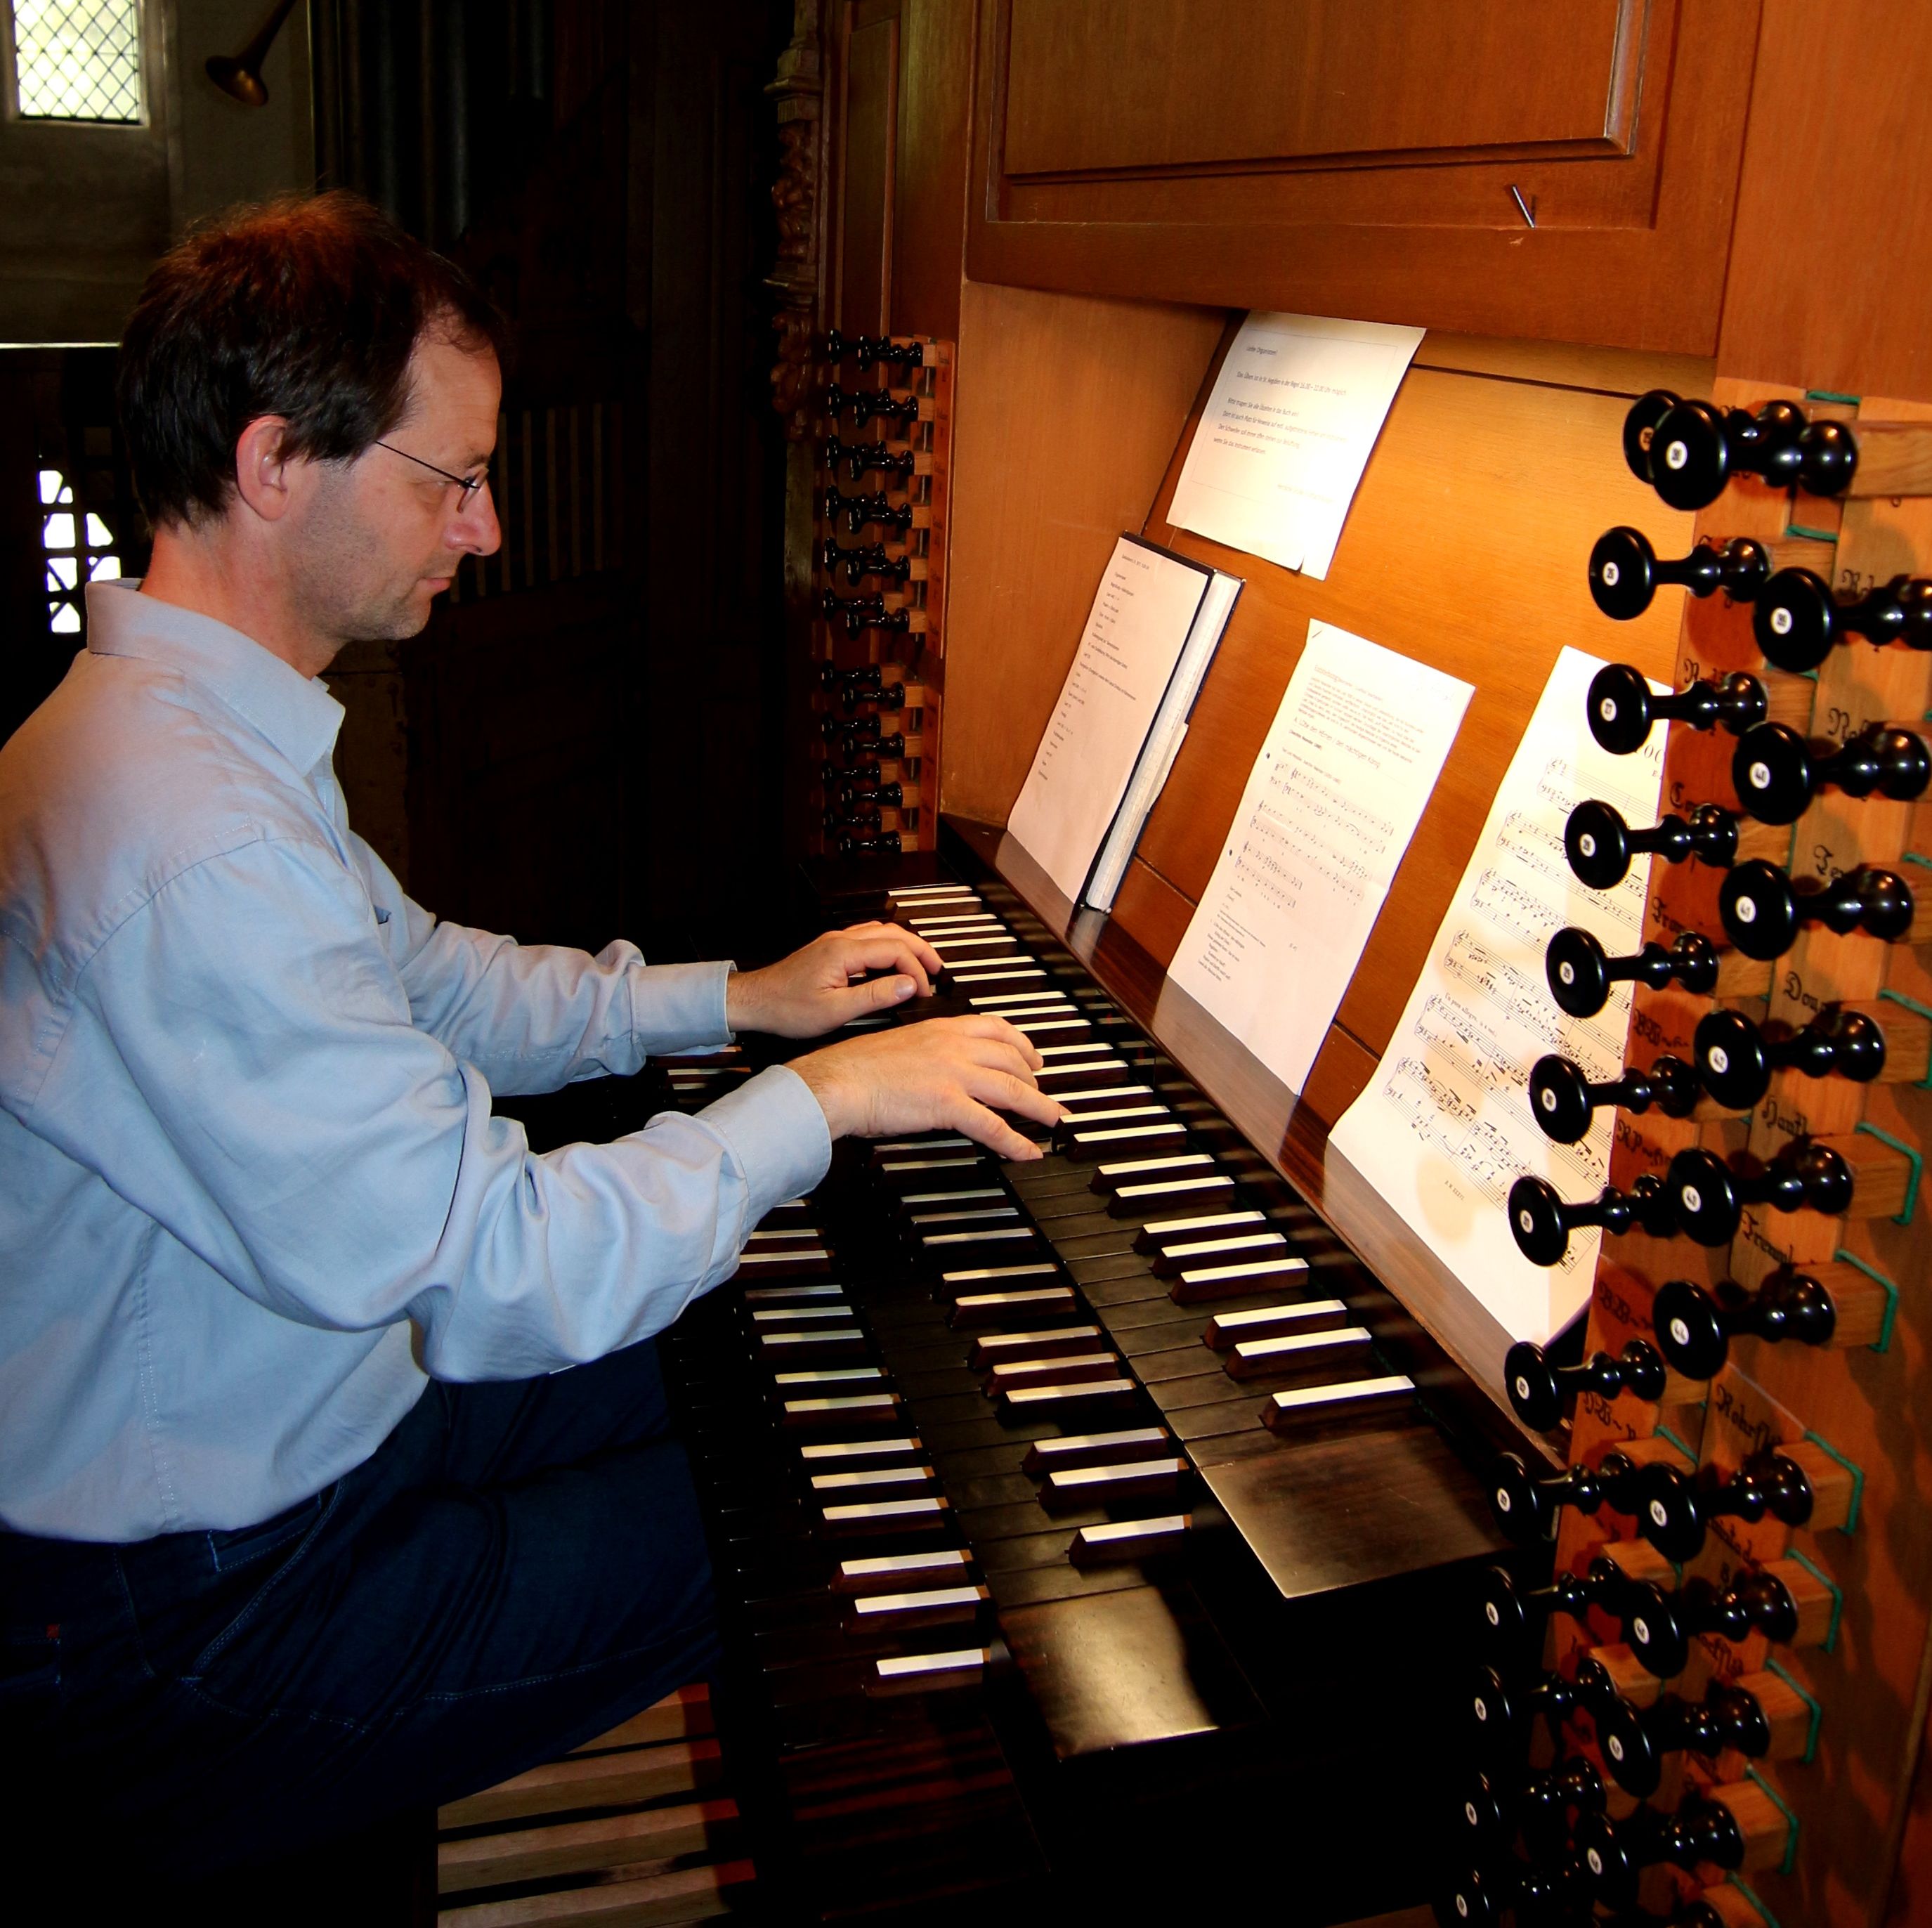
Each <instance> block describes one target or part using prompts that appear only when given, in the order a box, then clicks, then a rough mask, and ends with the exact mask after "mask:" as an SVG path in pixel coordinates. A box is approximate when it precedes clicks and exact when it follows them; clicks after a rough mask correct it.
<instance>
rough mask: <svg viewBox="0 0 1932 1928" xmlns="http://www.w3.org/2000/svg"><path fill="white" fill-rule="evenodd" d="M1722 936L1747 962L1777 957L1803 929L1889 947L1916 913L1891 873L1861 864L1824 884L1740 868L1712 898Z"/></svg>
mask: <svg viewBox="0 0 1932 1928" xmlns="http://www.w3.org/2000/svg"><path fill="white" fill-rule="evenodd" d="M1917 914H1918V904H1917V902H1916V900H1915V898H1914V897H1913V895H1912V887H1911V885H1910V884H1908V883H1906V881H1905V879H1904V878H1903V877H1901V876H1900V875H1899V874H1898V872H1897V871H1895V870H1886V869H1879V868H1878V867H1876V866H1873V865H1871V864H1861V865H1860V866H1858V869H1855V870H1850V871H1847V872H1845V874H1844V875H1842V876H1839V877H1834V878H1832V879H1831V880H1830V881H1829V882H1826V881H1820V880H1819V879H1818V878H1810V877H1806V878H1798V879H1796V880H1794V879H1793V878H1791V877H1790V876H1789V875H1787V874H1786V873H1785V872H1784V871H1782V870H1781V869H1778V866H1776V865H1775V863H1764V862H1763V861H1762V860H1759V859H1756V858H1754V859H1753V860H1751V862H1750V863H1740V864H1739V866H1737V868H1736V869H1735V870H1733V871H1732V872H1731V873H1730V875H1729V876H1727V878H1725V879H1724V884H1723V887H1722V888H1721V890H1719V891H1718V915H1719V916H1720V917H1721V918H1722V919H1723V920H1724V934H1725V935H1727V937H1729V938H1730V940H1731V941H1732V942H1733V944H1736V946H1737V947H1738V949H1739V950H1741V951H1742V952H1743V953H1744V954H1745V956H1747V957H1755V958H1757V959H1760V960H1762V959H1769V958H1775V957H1782V956H1784V953H1786V952H1787V950H1790V948H1791V947H1792V946H1793V944H1796V942H1797V941H1798V933H1799V931H1800V930H1802V929H1804V928H1805V926H1807V925H1808V924H1823V926H1825V928H1826V929H1827V930H1834V931H1836V932H1838V934H1839V935H1841V937H1848V936H1849V935H1851V934H1852V932H1854V931H1857V932H1861V933H1862V934H1863V935H1865V936H1867V937H1875V938H1878V939H1879V941H1881V942H1882V943H1886V944H1895V943H1897V941H1899V939H1900V938H1903V937H1904V936H1906V935H1908V934H1909V932H1910V931H1911V929H1912V922H1913V919H1914V918H1915V917H1916V915H1917ZM1714 976H1715V973H1714Z"/></svg>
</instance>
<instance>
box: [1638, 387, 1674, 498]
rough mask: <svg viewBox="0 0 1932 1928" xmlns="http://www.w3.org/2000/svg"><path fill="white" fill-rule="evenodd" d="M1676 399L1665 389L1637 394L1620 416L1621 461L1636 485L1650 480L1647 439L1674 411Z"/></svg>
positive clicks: (1649, 438)
mask: <svg viewBox="0 0 1932 1928" xmlns="http://www.w3.org/2000/svg"><path fill="white" fill-rule="evenodd" d="M1680 399H1681V398H1680V397H1679V396H1678V395H1676V394H1675V393H1673V392H1672V391H1671V390H1670V389H1651V390H1650V391H1649V393H1648V394H1646V395H1639V396H1638V397H1637V400H1636V401H1634V402H1632V403H1631V405H1630V408H1629V410H1628V413H1626V414H1625V416H1624V460H1625V462H1626V463H1628V464H1629V467H1630V472H1631V474H1632V475H1634V476H1636V477H1637V480H1638V481H1639V482H1649V479H1650V443H1651V437H1652V436H1653V435H1655V434H1656V432H1657V425H1658V423H1659V422H1661V421H1662V420H1663V419H1664V417H1665V416H1667V415H1668V414H1669V413H1670V411H1671V410H1673V408H1675V407H1676V406H1677V404H1678V402H1679V400H1680Z"/></svg>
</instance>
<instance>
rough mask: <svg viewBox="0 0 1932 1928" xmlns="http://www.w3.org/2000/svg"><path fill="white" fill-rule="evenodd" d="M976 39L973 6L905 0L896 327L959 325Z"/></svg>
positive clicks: (950, 0) (918, 329) (923, 330)
mask: <svg viewBox="0 0 1932 1928" xmlns="http://www.w3.org/2000/svg"><path fill="white" fill-rule="evenodd" d="M973 50H974V36H973V10H972V9H971V8H970V7H962V6H961V5H959V4H958V0H904V8H903V11H902V12H901V16H900V26H899V125H898V164H897V166H896V167H895V169H894V170H893V213H892V329H893V332H895V333H896V334H900V335H937V336H938V338H940V339H941V341H952V340H953V338H955V337H956V335H958V334H959V284H960V281H961V278H962V268H963V263H965V257H966V179H967V161H968V157H969V155H970V154H971V150H972V121H973Z"/></svg>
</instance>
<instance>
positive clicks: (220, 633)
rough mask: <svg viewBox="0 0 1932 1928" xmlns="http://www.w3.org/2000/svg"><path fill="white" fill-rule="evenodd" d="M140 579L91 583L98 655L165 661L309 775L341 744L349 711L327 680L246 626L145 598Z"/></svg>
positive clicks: (91, 625)
mask: <svg viewBox="0 0 1932 1928" xmlns="http://www.w3.org/2000/svg"><path fill="white" fill-rule="evenodd" d="M140 587H141V585H140V583H139V581H138V580H133V579H130V580H124V581H118V582H91V583H89V584H88V585H87V647H88V648H89V650H90V651H91V652H92V653H93V654H95V656H138V657H139V658H141V659H142V660H144V661H145V662H158V663H164V664H166V665H167V666H168V667H169V668H172V669H175V670H178V671H180V672H181V674H182V675H184V676H185V677H188V678H189V679H190V680H191V681H193V682H195V683H199V684H200V685H201V686H202V688H204V689H208V690H211V692H213V693H214V695H216V696H217V697H219V698H220V700H221V701H223V703H225V704H227V706H228V707H229V708H230V709H231V710H235V711H236V713H238V714H239V715H240V716H243V717H245V718H246V719H247V720H248V722H251V723H252V724H253V725H254V726H255V728H257V729H258V730H260V731H261V733H262V734H263V735H264V736H265V737H267V738H268V739H269V742H271V743H273V744H274V745H275V747H276V749H278V750H280V751H281V753H282V754H283V755H284V756H285V757H287V758H288V759H289V761H290V762H291V763H292V764H294V765H295V767H296V769H298V770H301V771H302V772H303V773H304V774H305V775H306V774H307V773H308V772H309V771H310V770H313V769H314V767H315V766H316V765H317V764H318V763H320V761H322V760H323V758H325V757H326V756H327V755H329V752H330V751H331V750H332V749H334V748H335V735H336V732H337V731H338V730H339V729H340V728H341V726H342V717H343V708H342V705H341V704H340V703H338V702H337V701H336V700H335V698H334V697H333V696H332V695H329V692H328V691H327V690H326V689H325V688H324V687H323V685H322V684H321V683H319V682H317V681H314V680H312V679H311V678H310V677H306V676H304V675H303V674H302V672H301V671H299V670H298V669H296V668H294V667H293V665H290V664H288V663H286V662H283V660H282V659H281V657H280V656H275V655H272V653H270V652H269V650H266V649H264V648H263V647H262V645H261V644H260V643H258V642H256V641H254V639H253V638H251V637H248V636H245V635H243V634H242V632H241V631H240V630H239V629H230V628H229V626H228V625H227V624H226V623H217V621H216V620H214V617H212V616H203V615H201V614H198V613H197V612H196V611H194V610H192V609H184V608H181V606H180V605H178V603H173V602H162V601H161V600H160V598H159V597H158V596H143V595H142V594H141V593H139V591H140Z"/></svg>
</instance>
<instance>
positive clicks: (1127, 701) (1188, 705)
mask: <svg viewBox="0 0 1932 1928" xmlns="http://www.w3.org/2000/svg"><path fill="white" fill-rule="evenodd" d="M1240 594H1241V578H1240V577H1238V576H1232V575H1226V574H1224V573H1223V572H1221V571H1220V570H1219V569H1210V568H1208V566H1206V565H1205V564H1204V563H1196V562H1191V561H1190V560H1188V558H1187V557H1185V556H1178V555H1176V554H1175V553H1174V552H1173V551H1172V550H1170V549H1164V548H1161V547H1160V545H1158V544H1157V543H1154V542H1144V541H1143V540H1142V539H1141V538H1140V537H1139V536H1122V537H1121V539H1120V540H1119V542H1117V543H1116V544H1115V545H1114V553H1113V555H1112V558H1111V560H1109V563H1108V566H1107V569H1106V574H1105V575H1103V577H1102V578H1101V581H1100V589H1099V591H1098V592H1097V594H1096V595H1095V596H1094V607H1093V608H1092V610H1091V612H1090V613H1089V614H1088V618H1087V626H1086V628H1085V630H1084V631H1083V632H1082V635H1081V638H1080V647H1079V649H1078V650H1076V652H1075V653H1074V658H1073V666H1072V668H1070V669H1069V670H1068V671H1067V680H1066V682H1065V683H1064V684H1063V685H1062V686H1061V692H1060V699H1059V701H1058V702H1057V703H1056V704H1055V705H1054V707H1053V714H1052V716H1051V717H1050V718H1049V720H1048V722H1047V726H1046V734H1044V735H1043V737H1041V738H1040V748H1039V749H1038V750H1037V751H1036V752H1034V761H1033V767H1032V768H1031V770H1029V771H1028V774H1027V780H1026V783H1025V787H1024V788H1022V790H1021V791H1020V796H1019V802H1018V803H1016V804H1015V805H1014V806H1013V815H1012V817H1011V818H1010V820H1009V822H1008V824H1007V827H1008V829H1009V830H1011V831H1012V833H1013V835H1014V836H1016V838H1017V839H1019V842H1021V843H1022V844H1023V845H1025V848H1026V849H1027V851H1028V853H1029V854H1031V856H1032V857H1033V858H1034V860H1035V861H1036V862H1037V863H1039V864H1040V866H1041V867H1042V868H1043V869H1044V870H1045V871H1046V873H1047V875H1049V877H1051V878H1052V880H1053V881H1054V882H1055V884H1057V885H1058V887H1059V888H1060V889H1061V890H1062V891H1064V893H1066V895H1067V897H1068V898H1069V899H1070V900H1071V901H1072V902H1075V903H1076V904H1077V903H1081V902H1085V903H1088V904H1091V905H1093V906H1094V908H1096V909H1098V910H1110V909H1112V907H1113V902H1114V893H1115V891H1116V890H1118V889H1119V887H1120V883H1121V878H1122V877H1123V876H1124V875H1125V874H1126V872H1127V860H1128V859H1129V858H1130V857H1132V856H1133V851H1134V845H1136V843H1137V842H1139V839H1140V833H1141V829H1142V825H1143V824H1145V823H1146V821H1147V819H1148V812H1150V811H1151V810H1152V809H1153V808H1154V802H1155V800H1156V799H1157V797H1159V796H1160V792H1161V786H1162V785H1163V784H1165V783H1166V781H1167V775H1168V772H1169V770H1172V768H1173V767H1174V760H1175V757H1176V756H1177V755H1178V754H1179V752H1180V749H1181V742H1182V740H1183V739H1184V737H1186V735H1187V719H1188V716H1189V715H1190V713H1191V712H1192V711H1193V707H1194V699H1195V698H1196V696H1197V695H1199V693H1200V689H1201V685H1202V682H1203V681H1204V680H1205V678H1206V677H1207V674H1208V665H1209V664H1210V663H1211V662H1213V660H1214V651H1215V649H1216V647H1217V645H1218V644H1220V640H1221V634H1222V632H1223V630H1224V629H1226V627H1227V626H1228V618H1229V616H1230V615H1231V614H1232V613H1233V611H1234V607H1235V599H1236V598H1237V597H1238V596H1239V595H1240Z"/></svg>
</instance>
